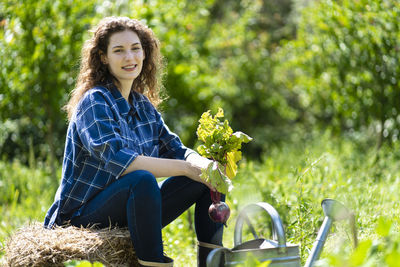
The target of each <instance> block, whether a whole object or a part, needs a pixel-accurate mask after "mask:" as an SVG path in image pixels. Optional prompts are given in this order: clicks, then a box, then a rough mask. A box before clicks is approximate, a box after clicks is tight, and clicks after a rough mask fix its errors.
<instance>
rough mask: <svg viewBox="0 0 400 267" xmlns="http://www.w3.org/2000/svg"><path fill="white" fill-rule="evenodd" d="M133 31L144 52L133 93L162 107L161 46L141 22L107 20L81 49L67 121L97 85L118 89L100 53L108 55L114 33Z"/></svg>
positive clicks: (122, 18)
mask: <svg viewBox="0 0 400 267" xmlns="http://www.w3.org/2000/svg"><path fill="white" fill-rule="evenodd" d="M125 30H131V31H133V32H135V33H136V34H137V35H138V37H139V39H140V42H141V44H142V47H143V50H144V52H145V59H144V61H143V68H142V71H141V72H140V74H139V76H138V77H137V78H136V79H135V80H134V81H133V84H132V89H131V90H134V91H136V92H139V93H141V94H144V95H146V96H147V97H148V98H149V100H150V101H151V103H152V104H153V105H154V106H156V107H157V106H158V104H160V102H161V99H160V96H159V92H160V89H161V82H160V80H161V76H162V70H163V60H162V56H161V53H160V43H159V41H158V39H157V37H156V36H155V35H154V33H153V31H152V30H151V29H150V28H148V27H147V26H146V25H145V24H143V23H141V22H140V21H139V20H136V19H130V18H127V17H106V18H104V19H102V20H101V21H100V22H99V24H98V25H97V26H96V27H95V29H94V30H92V31H91V32H92V33H93V36H92V38H91V39H89V40H87V41H86V42H85V44H84V46H83V48H82V52H81V63H80V71H79V75H78V79H77V82H76V86H75V88H74V89H73V90H72V93H71V98H70V100H69V101H68V104H67V105H66V106H65V107H64V109H65V110H66V111H67V113H68V120H70V119H71V117H72V114H73V113H74V111H75V108H76V106H77V104H78V103H79V101H80V100H81V98H82V96H83V95H84V94H85V92H86V91H88V90H89V89H91V88H93V87H95V86H97V85H103V86H105V85H107V83H110V81H112V82H113V83H114V84H116V85H117V86H118V85H119V82H118V80H117V79H116V78H115V77H114V76H113V75H112V74H111V73H110V71H109V70H108V67H107V65H105V64H103V63H102V61H101V53H103V54H107V47H108V45H109V40H110V37H111V35H112V34H113V33H116V32H122V31H125Z"/></svg>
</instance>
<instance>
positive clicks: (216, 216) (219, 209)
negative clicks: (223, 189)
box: [208, 191, 231, 226]
mask: <svg viewBox="0 0 400 267" xmlns="http://www.w3.org/2000/svg"><path fill="white" fill-rule="evenodd" d="M210 193H211V200H212V202H213V203H212V204H211V205H210V207H209V208H208V215H210V218H211V220H213V221H214V222H218V223H223V224H224V225H225V226H226V221H227V220H228V218H229V215H231V210H230V208H229V206H228V205H227V204H226V203H225V202H223V201H221V193H219V192H216V191H215V192H214V191H211V192H210Z"/></svg>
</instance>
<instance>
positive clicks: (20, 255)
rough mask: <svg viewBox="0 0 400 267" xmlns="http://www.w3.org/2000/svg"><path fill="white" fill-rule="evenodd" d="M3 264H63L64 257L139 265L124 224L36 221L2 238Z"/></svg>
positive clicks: (108, 264)
mask: <svg viewBox="0 0 400 267" xmlns="http://www.w3.org/2000/svg"><path fill="white" fill-rule="evenodd" d="M5 260H6V266H13V267H19V266H64V264H63V262H65V261H68V260H88V261H91V262H94V261H99V262H101V263H103V264H104V265H105V266H139V264H138V262H137V258H136V255H135V252H134V249H133V246H132V243H131V240H130V235H129V231H128V230H127V229H126V228H110V229H96V228H78V227H74V226H68V227H56V228H55V229H52V230H48V229H45V228H43V224H42V223H39V222H34V223H30V224H28V225H26V226H24V227H22V228H20V229H19V230H17V231H16V232H15V233H14V234H13V235H12V236H11V237H10V238H9V239H8V240H7V242H6V246H5Z"/></svg>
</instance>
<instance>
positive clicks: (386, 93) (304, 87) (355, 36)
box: [275, 0, 400, 147]
mask: <svg viewBox="0 0 400 267" xmlns="http://www.w3.org/2000/svg"><path fill="white" fill-rule="evenodd" d="M399 15H400V3H399V2H398V1H395V0H384V1H381V0H373V1H369V0H368V1H366V0H360V1H351V0H342V1H330V0H324V1H317V2H315V3H314V5H312V6H311V7H309V8H306V9H305V10H304V13H303V14H302V19H301V22H300V24H299V28H298V31H297V39H296V40H294V41H291V42H287V43H286V45H284V46H283V48H282V50H281V51H280V53H278V54H277V57H276V60H279V61H280V62H282V64H281V66H279V68H278V69H277V71H276V72H275V73H278V74H279V75H280V76H279V77H276V79H277V80H279V81H280V82H281V84H282V86H285V87H287V88H291V90H293V91H294V92H295V93H296V94H297V95H298V97H299V99H300V102H301V104H302V110H303V114H305V116H304V118H303V119H306V120H308V121H309V122H310V121H316V122H317V123H319V124H320V125H322V126H324V127H325V126H329V127H331V128H332V129H334V130H335V131H336V132H339V133H342V132H346V131H348V130H354V131H364V130H366V129H368V128H372V129H373V130H374V131H376V132H377V136H378V138H377V146H378V147H380V146H381V144H382V142H383V141H384V140H385V139H386V140H397V139H398V137H399V129H400V124H399V118H400V117H399V115H400V113H399V112H400V105H399V104H400V103H399V99H400V90H399V89H398V88H399V86H400V81H399V77H400V65H399V60H400V53H399V49H400V41H399V40H400V31H399V30H400V29H399V26H400V25H399V23H398V17H399Z"/></svg>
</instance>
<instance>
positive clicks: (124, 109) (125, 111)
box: [110, 86, 142, 120]
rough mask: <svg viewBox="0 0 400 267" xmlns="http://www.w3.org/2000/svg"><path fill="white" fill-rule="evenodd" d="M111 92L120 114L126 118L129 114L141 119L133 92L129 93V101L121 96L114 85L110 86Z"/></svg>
mask: <svg viewBox="0 0 400 267" xmlns="http://www.w3.org/2000/svg"><path fill="white" fill-rule="evenodd" d="M110 89H111V90H110V91H111V94H112V95H113V97H114V98H115V102H116V104H117V107H118V110H119V112H120V113H121V115H122V116H123V117H124V118H126V117H127V116H128V115H129V114H131V115H132V116H133V117H134V116H138V117H139V119H140V120H142V118H141V116H140V113H139V112H138V111H139V104H138V101H137V96H136V95H135V93H134V92H131V93H130V94H129V101H131V103H129V102H128V101H126V99H125V98H124V97H123V96H122V94H121V92H120V91H119V90H118V88H117V87H116V86H111V88H110Z"/></svg>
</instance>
